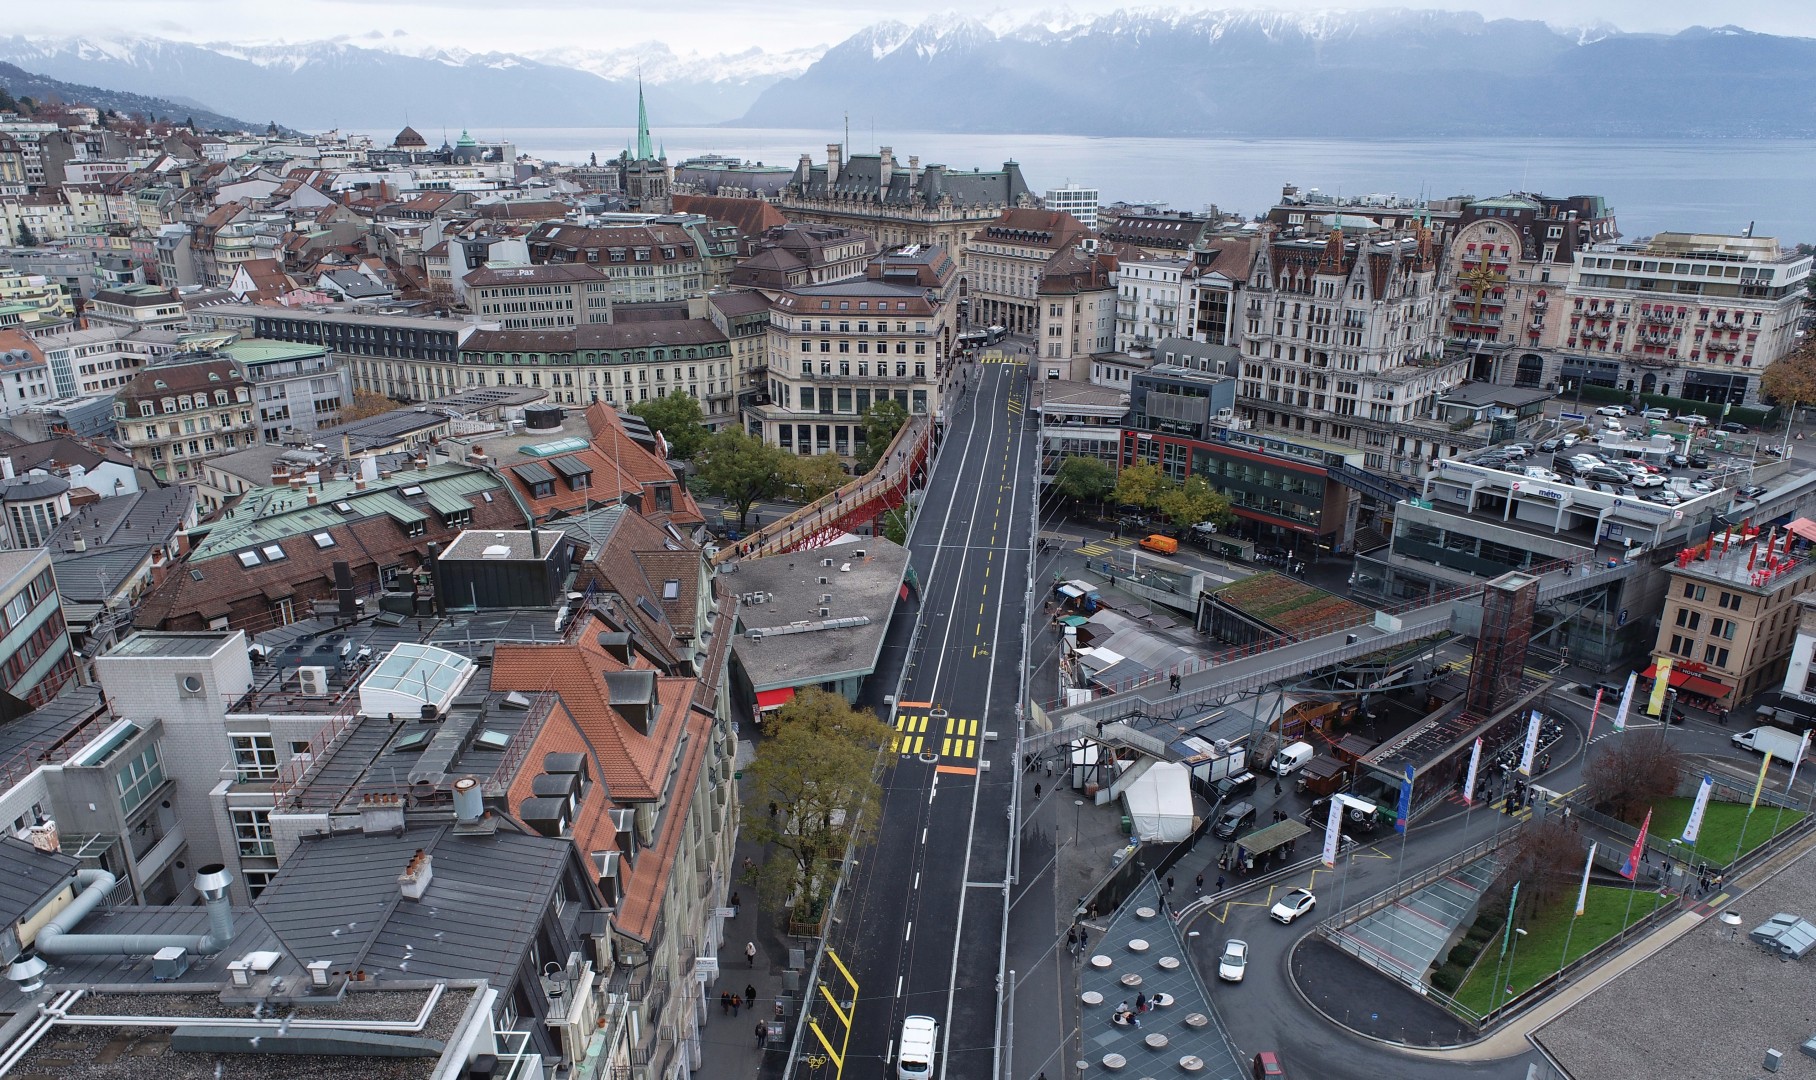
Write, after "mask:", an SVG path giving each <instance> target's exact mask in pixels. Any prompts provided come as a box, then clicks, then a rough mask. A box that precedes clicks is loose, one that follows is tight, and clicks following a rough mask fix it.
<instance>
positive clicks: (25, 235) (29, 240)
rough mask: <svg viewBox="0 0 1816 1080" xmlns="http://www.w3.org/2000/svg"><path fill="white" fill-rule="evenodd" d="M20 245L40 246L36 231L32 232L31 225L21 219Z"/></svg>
mask: <svg viewBox="0 0 1816 1080" xmlns="http://www.w3.org/2000/svg"><path fill="white" fill-rule="evenodd" d="M19 246H20V247H37V246H38V235H37V234H36V233H34V232H32V228H31V226H30V225H27V224H26V223H25V222H23V221H21V222H20V223H19Z"/></svg>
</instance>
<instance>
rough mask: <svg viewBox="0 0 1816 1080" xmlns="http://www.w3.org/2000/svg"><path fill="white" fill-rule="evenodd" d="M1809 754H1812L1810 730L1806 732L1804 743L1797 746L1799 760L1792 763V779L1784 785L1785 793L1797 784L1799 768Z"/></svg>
mask: <svg viewBox="0 0 1816 1080" xmlns="http://www.w3.org/2000/svg"><path fill="white" fill-rule="evenodd" d="M1809 752H1810V733H1809V731H1808V730H1806V731H1804V733H1803V741H1802V742H1800V743H1798V744H1797V760H1796V761H1793V762H1791V778H1790V779H1789V780H1786V781H1785V784H1784V789H1785V791H1787V792H1788V791H1790V790H1791V785H1792V784H1795V783H1796V782H1797V766H1799V765H1802V764H1803V756H1804V755H1805V754H1807V753H1809Z"/></svg>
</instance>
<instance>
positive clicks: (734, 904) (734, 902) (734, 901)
mask: <svg viewBox="0 0 1816 1080" xmlns="http://www.w3.org/2000/svg"><path fill="white" fill-rule="evenodd" d="M743 906H744V905H743V904H742V903H741V902H740V901H739V900H738V894H737V893H735V892H734V893H732V894H731V917H732V918H734V919H735V918H737V917H738V909H739V908H741V907H743Z"/></svg>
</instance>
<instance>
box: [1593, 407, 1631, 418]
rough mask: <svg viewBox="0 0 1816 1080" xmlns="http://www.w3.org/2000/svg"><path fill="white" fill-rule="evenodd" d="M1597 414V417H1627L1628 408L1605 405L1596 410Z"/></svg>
mask: <svg viewBox="0 0 1816 1080" xmlns="http://www.w3.org/2000/svg"><path fill="white" fill-rule="evenodd" d="M1595 414H1596V415H1597V416H1625V415H1627V407H1626V406H1625V405H1603V406H1602V407H1601V408H1599V409H1597V410H1595Z"/></svg>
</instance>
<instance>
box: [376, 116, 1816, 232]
mask: <svg viewBox="0 0 1816 1080" xmlns="http://www.w3.org/2000/svg"><path fill="white" fill-rule="evenodd" d="M417 127H418V130H421V131H432V130H438V129H439V127H440V125H439V124H434V123H431V124H428V125H426V126H425V125H422V124H418V125H417ZM448 127H449V129H450V130H456V131H458V130H459V129H460V127H461V125H460V124H459V123H451V124H449V125H448ZM368 134H371V135H372V137H373V138H374V140H377V141H389V139H390V138H391V136H392V134H394V132H390V131H386V132H382V133H380V132H369V133H368ZM474 135H475V136H476V137H479V138H483V139H496V138H500V137H503V138H508V139H510V140H511V141H513V142H515V143H516V145H517V149H518V152H519V153H527V154H533V155H535V156H537V157H541V158H545V159H549V160H556V161H566V162H575V161H585V160H586V157H587V155H588V154H591V153H597V154H598V155H599V157H600V158H601V159H602V160H603V159H605V158H608V157H611V156H613V155H615V154H617V153H618V151H619V150H621V149H623V148H624V146H625V145H626V144H627V141H628V140H630V139H632V138H633V137H634V132H633V131H632V130H631V129H630V128H624V127H599V128H525V129H521V130H516V131H507V132H493V131H475V132H474ZM655 136H656V138H657V139H658V140H660V141H661V142H662V143H663V145H664V147H665V149H666V150H667V153H668V159H669V161H671V162H678V161H680V160H682V159H684V158H687V157H692V156H694V155H697V154H705V153H715V154H726V155H731V156H736V157H740V158H744V159H746V160H749V161H762V162H764V163H766V164H770V165H776V164H782V165H792V164H793V163H794V162H795V161H797V160H799V158H800V155H801V154H802V153H803V152H807V153H811V154H813V157H814V160H815V161H823V160H824V158H825V154H826V144H827V143H828V142H836V141H838V140H839V138H840V133H839V132H827V131H816V130H790V129H775V128H666V129H660V130H657V131H656V132H655ZM851 143H852V146H853V147H854V148H856V149H857V150H858V151H859V152H869V153H874V152H875V150H876V147H877V146H878V145H887V146H891V147H893V148H894V150H895V156H896V160H897V161H906V160H907V158H908V156H909V155H910V154H914V155H918V156H919V157H920V159H921V162H922V163H923V164H931V163H940V164H944V165H948V166H950V167H952V168H955V169H972V168H985V169H992V168H997V167H999V166H1000V165H1001V164H1002V162H1003V161H1005V160H1007V159H1014V160H1015V161H1018V162H1020V163H1021V167H1022V174H1023V175H1024V176H1025V177H1026V178H1027V180H1028V183H1029V184H1030V185H1032V186H1033V187H1034V188H1035V190H1036V191H1041V190H1045V189H1046V188H1048V187H1060V186H1062V185H1064V184H1066V183H1067V182H1072V183H1077V184H1081V185H1084V186H1085V187H1095V188H1097V189H1098V190H1099V192H1100V193H1101V198H1102V199H1103V201H1104V202H1106V203H1107V202H1113V201H1116V200H1118V199H1121V200H1127V201H1130V202H1159V203H1166V204H1168V205H1169V206H1171V207H1173V208H1174V209H1179V210H1198V209H1201V208H1203V207H1204V206H1205V205H1206V204H1207V203H1214V204H1216V205H1217V206H1218V207H1219V208H1221V209H1223V210H1226V211H1231V212H1236V213H1241V214H1245V215H1251V216H1252V215H1254V214H1257V213H1260V212H1261V211H1263V210H1265V209H1267V208H1268V207H1269V206H1272V205H1273V204H1274V203H1275V202H1276V201H1277V200H1278V198H1279V195H1280V187H1281V185H1282V184H1288V183H1291V184H1297V185H1299V187H1300V188H1301V189H1309V188H1314V187H1315V188H1318V189H1320V190H1321V191H1323V192H1325V193H1327V194H1333V195H1364V194H1377V193H1378V194H1396V195H1399V196H1401V197H1406V198H1417V197H1419V196H1421V195H1423V196H1428V197H1434V198H1435V197H1443V196H1447V195H1458V194H1472V195H1476V196H1481V197H1487V196H1491V195H1499V194H1503V193H1505V192H1508V191H1516V190H1517V191H1536V192H1542V193H1544V194H1547V195H1577V194H1590V195H1601V196H1604V197H1605V198H1607V200H1608V201H1609V203H1610V204H1611V205H1612V206H1613V207H1614V210H1615V214H1616V217H1617V220H1618V221H1619V222H1620V225H1621V231H1622V232H1623V233H1625V234H1626V235H1627V236H1629V237H1637V236H1643V235H1647V234H1649V233H1653V232H1657V231H1660V230H1667V229H1668V230H1676V231H1689V232H1695V231H1703V232H1726V233H1737V232H1741V231H1743V230H1745V229H1746V227H1747V225H1748V223H1749V222H1752V223H1755V229H1754V231H1755V232H1756V233H1757V234H1758V235H1761V236H1776V237H1778V238H1779V240H1780V241H1781V242H1783V243H1785V244H1786V245H1787V246H1788V245H1790V244H1793V243H1797V242H1799V241H1806V242H1816V202H1812V200H1811V199H1810V198H1809V197H1808V196H1809V193H1810V184H1811V177H1813V176H1816V142H1812V141H1809V140H1791V139H1782V140H1772V139H1731V140H1705V141H1664V140H1661V141H1638V140H1632V139H1481V140H1474V141H1465V140H1458V139H1439V140H1392V139H1381V140H1375V139H1370V140H1330V139H1187V138H1181V139H1155V138H1114V139H1111V138H1084V137H1079V136H1066V135H954V134H947V133H941V132H875V133H872V132H871V131H869V130H867V129H862V130H861V129H859V128H856V127H854V128H853V129H852V133H851Z"/></svg>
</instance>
